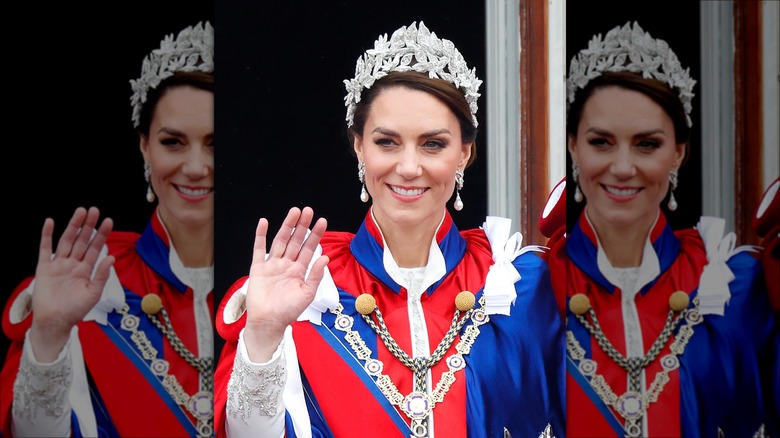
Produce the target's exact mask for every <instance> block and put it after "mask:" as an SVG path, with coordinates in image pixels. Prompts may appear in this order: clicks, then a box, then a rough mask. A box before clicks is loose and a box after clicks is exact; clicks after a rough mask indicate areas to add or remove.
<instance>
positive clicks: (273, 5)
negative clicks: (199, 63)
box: [215, 0, 490, 350]
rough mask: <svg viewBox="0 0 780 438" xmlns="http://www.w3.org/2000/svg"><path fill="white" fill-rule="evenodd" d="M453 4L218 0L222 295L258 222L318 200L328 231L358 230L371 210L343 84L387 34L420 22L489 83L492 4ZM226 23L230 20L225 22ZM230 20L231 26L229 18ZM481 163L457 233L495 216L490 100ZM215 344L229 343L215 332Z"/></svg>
mask: <svg viewBox="0 0 780 438" xmlns="http://www.w3.org/2000/svg"><path fill="white" fill-rule="evenodd" d="M473 3H474V7H470V8H461V7H453V5H452V2H449V1H430V0H429V1H425V2H420V1H394V2H387V1H357V0H351V1H338V2H321V3H309V4H307V5H306V7H302V6H301V5H300V4H299V3H297V2H264V3H262V4H261V2H238V3H236V2H220V3H217V5H216V8H217V9H216V18H215V20H216V22H217V38H216V53H217V56H216V59H217V61H216V101H215V105H216V128H215V129H216V134H215V135H216V139H217V144H219V146H218V148H217V152H216V154H217V155H216V161H217V169H216V172H215V176H216V183H215V185H216V188H217V193H216V198H215V199H216V209H217V216H216V231H215V234H216V235H215V240H216V247H215V260H216V264H215V271H216V280H217V282H216V288H215V295H216V296H215V298H216V299H217V302H218V301H219V297H220V296H221V295H222V294H224V292H225V291H226V290H227V288H228V287H229V286H230V285H231V284H232V283H233V282H234V281H235V280H236V279H238V278H239V277H240V276H243V275H246V274H248V272H249V266H250V262H251V255H252V245H253V241H254V231H255V227H256V225H257V221H258V219H259V218H260V217H266V218H268V220H269V222H270V230H271V233H272V234H275V233H276V230H278V227H279V225H280V224H281V222H282V220H283V218H284V216H285V215H286V214H287V211H288V210H289V209H290V207H293V206H298V207H304V206H311V207H312V208H313V209H314V214H315V216H316V217H325V218H326V219H327V220H328V223H329V227H328V228H329V229H331V230H338V231H349V232H355V231H357V229H358V227H359V225H360V223H361V221H362V220H363V218H364V217H365V215H366V213H367V211H368V204H363V203H362V202H361V201H360V199H359V195H360V183H359V182H358V179H357V160H356V159H355V158H354V156H353V155H352V148H351V145H349V143H348V141H347V136H346V122H345V115H346V108H345V106H344V96H345V95H346V91H345V89H344V84H343V80H344V79H350V78H352V77H353V76H354V72H355V62H356V61H357V59H358V57H359V56H361V55H362V54H363V52H364V51H365V50H367V49H370V48H373V46H374V41H375V40H376V39H377V37H378V36H379V35H380V34H384V33H387V34H388V37H389V36H390V35H392V33H393V31H395V30H396V29H398V28H399V27H401V26H407V25H410V24H411V23H412V22H413V21H417V22H418V24H419V21H421V20H422V21H423V22H424V23H425V25H426V26H427V27H428V28H429V29H430V30H431V31H432V32H435V33H436V35H437V36H438V37H439V38H443V39H449V40H451V41H453V42H454V43H455V46H456V47H457V48H458V49H459V50H460V52H461V54H462V55H463V56H464V58H465V60H466V62H467V63H468V65H469V67H471V68H476V70H477V76H478V77H480V78H482V79H484V78H485V72H486V69H485V56H486V55H485V30H484V28H485V15H484V3H483V2H481V1H480V2H473ZM220 23H222V25H220ZM225 23H230V25H226V24H225ZM489 86H490V84H489V83H484V84H483V85H482V87H481V88H480V92H481V93H482V96H483V97H482V98H480V101H479V108H480V109H479V112H478V120H479V121H480V132H479V135H478V137H477V146H478V150H479V152H478V154H477V161H476V162H475V163H474V164H473V165H472V166H471V167H470V168H468V169H467V170H466V175H465V187H464V189H463V190H462V191H461V197H462V199H463V202H464V204H465V208H464V209H463V210H462V211H460V212H455V211H454V210H453V209H452V208H451V206H452V201H450V203H449V205H450V210H451V212H452V214H453V218H454V220H455V222H456V223H457V224H458V227H459V228H460V229H465V228H472V227H477V226H480V225H481V224H482V222H483V221H484V219H485V215H486V211H487V201H486V176H485V166H486V162H487V160H486V158H485V153H484V151H485V130H484V127H485V126H486V123H485V121H484V117H485V108H486V105H485V97H484V96H486V94H487V91H486V90H487V87H489ZM217 342H218V344H217V350H219V349H220V348H221V346H222V344H221V339H220V338H217Z"/></svg>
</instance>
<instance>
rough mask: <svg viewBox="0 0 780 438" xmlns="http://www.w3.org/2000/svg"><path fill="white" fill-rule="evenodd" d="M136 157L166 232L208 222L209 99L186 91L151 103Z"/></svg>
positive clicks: (211, 109) (211, 160)
mask: <svg viewBox="0 0 780 438" xmlns="http://www.w3.org/2000/svg"><path fill="white" fill-rule="evenodd" d="M141 153H142V154H143V156H144V160H146V161H147V162H149V163H150V164H151V167H152V175H151V184H152V188H153V189H154V193H155V194H156V195H157V199H158V202H159V210H160V215H161V217H162V218H163V220H164V221H165V225H166V226H167V227H175V226H176V225H177V224H180V225H182V226H199V225H204V224H208V223H211V222H213V220H214V94H213V93H212V92H210V91H206V90H201V89H198V88H194V87H190V86H178V87H174V88H171V89H168V90H167V91H166V92H165V93H164V94H163V96H162V97H161V98H160V100H159V101H158V102H157V107H156V108H155V111H154V115H153V118H152V120H151V124H150V127H149V136H148V137H143V136H142V138H141Z"/></svg>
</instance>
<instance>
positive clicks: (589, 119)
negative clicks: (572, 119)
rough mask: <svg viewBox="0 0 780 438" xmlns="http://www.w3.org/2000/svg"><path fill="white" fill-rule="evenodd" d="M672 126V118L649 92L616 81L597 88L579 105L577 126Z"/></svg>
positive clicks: (604, 127) (629, 127) (614, 127)
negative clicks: (580, 114) (633, 88)
mask: <svg viewBox="0 0 780 438" xmlns="http://www.w3.org/2000/svg"><path fill="white" fill-rule="evenodd" d="M593 126H597V127H600V128H602V129H609V130H615V129H618V128H622V129H637V130H646V129H663V128H666V129H673V123H672V119H671V118H670V117H669V115H668V114H667V113H666V111H665V110H664V109H663V107H661V105H659V104H658V103H656V102H655V101H654V100H653V99H651V98H650V97H649V96H647V95H645V94H644V93H641V92H639V91H635V90H629V89H627V88H623V87H619V86H616V85H612V86H607V87H602V88H599V89H596V90H595V91H594V92H593V94H592V95H591V96H590V97H589V98H588V100H587V102H585V105H584V106H583V109H582V118H581V120H580V126H579V127H580V129H582V128H585V129H587V128H588V127H593Z"/></svg>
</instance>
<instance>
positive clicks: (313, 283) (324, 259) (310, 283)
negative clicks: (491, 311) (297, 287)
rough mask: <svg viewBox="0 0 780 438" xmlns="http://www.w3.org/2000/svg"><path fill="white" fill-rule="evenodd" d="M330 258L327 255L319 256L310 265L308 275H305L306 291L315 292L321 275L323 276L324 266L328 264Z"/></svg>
mask: <svg viewBox="0 0 780 438" xmlns="http://www.w3.org/2000/svg"><path fill="white" fill-rule="evenodd" d="M329 262H330V259H329V258H328V256H320V257H319V258H317V260H315V261H314V264H312V265H311V270H310V271H309V275H308V276H307V277H306V288H307V289H308V292H310V293H311V294H314V293H316V292H317V288H318V287H320V282H321V281H322V277H324V276H325V267H326V266H328V263H329Z"/></svg>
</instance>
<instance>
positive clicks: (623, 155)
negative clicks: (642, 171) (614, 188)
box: [609, 147, 636, 179]
mask: <svg viewBox="0 0 780 438" xmlns="http://www.w3.org/2000/svg"><path fill="white" fill-rule="evenodd" d="M609 170H610V172H611V173H612V174H613V175H615V176H616V177H617V178H618V179H628V178H631V177H632V176H634V175H636V166H635V165H634V157H633V155H632V154H631V149H630V147H619V148H617V151H616V152H615V155H614V157H613V160H612V164H611V165H610V168H609Z"/></svg>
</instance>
